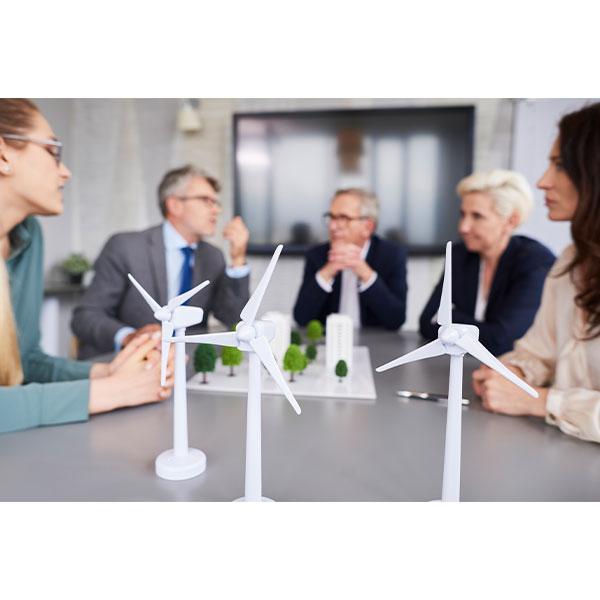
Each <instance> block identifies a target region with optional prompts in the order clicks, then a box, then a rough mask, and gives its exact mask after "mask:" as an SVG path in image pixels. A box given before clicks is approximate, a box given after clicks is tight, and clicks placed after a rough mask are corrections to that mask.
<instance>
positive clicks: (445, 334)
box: [439, 327, 460, 345]
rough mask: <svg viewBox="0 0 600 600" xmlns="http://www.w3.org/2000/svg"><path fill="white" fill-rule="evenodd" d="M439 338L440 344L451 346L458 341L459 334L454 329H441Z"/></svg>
mask: <svg viewBox="0 0 600 600" xmlns="http://www.w3.org/2000/svg"><path fill="white" fill-rule="evenodd" d="M439 338H440V341H441V342H442V344H447V345H453V344H456V342H458V340H459V339H460V332H459V331H458V330H457V329H455V328H454V327H442V328H441V330H440V335H439Z"/></svg>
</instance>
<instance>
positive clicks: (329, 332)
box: [325, 313, 354, 374]
mask: <svg viewBox="0 0 600 600" xmlns="http://www.w3.org/2000/svg"><path fill="white" fill-rule="evenodd" d="M325 330H326V336H325V343H326V346H327V348H326V354H325V356H326V358H325V368H326V369H327V374H332V373H334V371H335V365H336V364H337V363H338V361H339V360H345V361H346V364H347V365H348V370H350V369H351V368H352V348H353V335H354V323H353V321H352V318H351V317H349V316H348V315H340V314H337V313H333V314H331V315H329V316H328V317H327V323H326V325H325Z"/></svg>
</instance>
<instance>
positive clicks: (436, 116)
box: [233, 106, 475, 254]
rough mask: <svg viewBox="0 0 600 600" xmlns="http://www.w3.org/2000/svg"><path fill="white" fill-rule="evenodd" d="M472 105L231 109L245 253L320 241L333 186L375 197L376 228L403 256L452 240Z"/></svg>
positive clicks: (469, 158)
mask: <svg viewBox="0 0 600 600" xmlns="http://www.w3.org/2000/svg"><path fill="white" fill-rule="evenodd" d="M474 114H475V108H474V107H473V106H452V107H427V108H391V109H378V110H338V111H307V112H278V113H244V114H240V113H237V114H235V115H234V127H233V134H234V185H235V189H234V200H235V210H236V214H239V215H241V217H242V218H243V219H244V221H245V223H246V224H247V226H248V228H249V230H250V241H249V246H248V251H249V252H251V253H257V254H260V253H270V252H272V251H273V248H274V246H275V245H276V244H279V243H283V244H285V248H284V252H286V253H303V252H305V251H306V249H307V248H308V247H309V246H311V245H313V244H316V243H320V242H323V241H326V240H327V238H328V235H327V227H326V224H325V220H324V218H323V214H324V213H325V212H327V209H328V207H329V203H330V201H331V199H332V197H333V195H334V192H335V191H336V190H338V189H347V188H363V189H367V190H369V191H371V192H374V193H375V194H376V195H377V197H378V199H379V206H380V208H379V220H378V224H377V230H376V233H377V234H378V235H379V236H381V237H383V238H386V239H392V240H396V241H398V242H400V243H402V244H404V245H405V246H406V247H407V249H408V251H409V252H410V253H412V254H437V253H442V252H443V250H444V246H445V243H446V242H447V241H448V240H455V239H457V238H458V234H457V230H456V229H457V223H458V217H459V210H460V199H459V198H458V197H457V195H456V191H455V190H456V184H457V183H458V182H459V180H460V179H462V178H463V177H464V176H466V175H468V174H470V173H471V171H472V164H473V130H474Z"/></svg>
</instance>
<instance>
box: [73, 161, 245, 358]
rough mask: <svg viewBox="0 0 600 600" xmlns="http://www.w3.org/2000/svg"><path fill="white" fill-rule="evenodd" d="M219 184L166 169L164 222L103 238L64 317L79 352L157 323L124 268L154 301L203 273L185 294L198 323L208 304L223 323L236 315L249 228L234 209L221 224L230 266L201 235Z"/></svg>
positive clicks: (87, 353) (108, 345) (213, 217)
mask: <svg viewBox="0 0 600 600" xmlns="http://www.w3.org/2000/svg"><path fill="white" fill-rule="evenodd" d="M219 190H220V185H219V183H218V181H217V180H216V179H214V178H213V177H211V176H209V175H207V174H206V173H204V171H201V170H199V169H197V168H195V167H193V166H191V165H186V166H185V167H182V168H180V169H174V170H172V171H169V172H168V173H167V174H166V175H165V176H164V177H163V179H162V181H161V183H160V185H159V188H158V196H159V206H160V209H161V212H162V214H163V216H164V218H165V220H164V222H163V224H162V225H158V226H156V227H151V228H150V229H146V230H145V231H136V232H126V233H119V234H116V235H114V236H112V237H111V238H110V239H109V240H108V242H107V243H106V245H105V246H104V248H103V249H102V252H101V253H100V256H99V257H98V259H97V260H96V263H95V265H94V268H95V276H94V280H93V281H92V283H91V285H90V287H89V288H88V289H87V290H86V292H85V294H84V295H83V298H82V300H81V303H80V304H79V306H77V307H76V308H75V311H74V313H73V319H72V321H71V328H72V330H73V333H74V334H75V335H76V336H77V337H78V338H79V341H80V344H81V345H80V351H79V358H80V359H84V358H88V357H91V356H95V355H98V354H103V353H107V352H112V351H115V350H118V349H120V348H121V347H124V346H126V345H127V344H128V343H129V342H130V341H131V340H132V339H133V338H134V337H135V336H137V335H140V334H141V333H144V332H152V331H154V330H158V329H160V325H159V324H158V323H157V321H156V319H155V318H154V316H153V314H152V310H151V309H150V308H149V306H148V305H147V304H146V302H145V301H144V299H143V298H142V297H141V295H140V293H139V292H138V291H137V290H136V289H135V288H134V286H133V285H132V284H131V282H130V281H129V279H128V277H127V274H128V273H131V274H132V275H133V276H134V277H135V278H136V279H137V280H138V281H139V282H140V283H141V284H142V286H144V288H145V289H146V290H147V291H148V293H149V294H150V295H151V296H152V297H153V298H154V299H155V300H156V301H157V302H158V303H159V304H160V305H161V306H162V305H165V304H166V303H167V302H168V300H169V299H170V298H173V297H174V296H176V295H178V294H180V293H182V292H184V291H187V290H188V289H191V288H192V287H194V286H195V285H197V284H199V283H200V282H202V281H204V280H205V279H209V280H210V285H209V286H207V287H205V288H204V289H203V290H201V291H200V292H199V293H198V294H196V295H195V296H194V297H193V298H192V299H191V300H189V302H188V304H189V305H191V306H201V307H202V308H203V309H204V310H205V317H204V322H203V324H202V326H201V327H206V321H207V319H208V315H209V313H210V312H211V311H212V312H213V314H214V316H215V317H216V318H217V319H219V320H220V321H222V322H223V323H224V324H225V325H226V326H227V327H228V328H230V327H231V326H232V325H234V324H235V323H237V321H238V320H239V315H240V311H241V310H242V308H243V307H244V305H245V303H246V302H247V301H248V298H249V289H248V283H249V272H250V269H249V267H248V265H247V264H246V246H247V243H248V230H247V228H246V226H245V225H244V223H243V221H242V219H241V218H240V217H235V218H234V219H233V220H232V221H230V222H229V223H228V224H227V226H226V227H225V229H224V232H223V235H224V237H226V238H227V239H228V240H229V242H230V252H229V255H230V256H229V258H230V265H229V267H227V265H226V264H225V259H224V257H223V253H222V252H221V251H220V250H219V249H217V248H215V247H214V246H211V245H210V244H208V243H206V242H203V241H201V238H202V237H204V236H208V235H212V234H213V233H214V230H215V226H216V223H217V216H218V215H219V213H220V212H221V206H220V204H219V201H218V199H217V193H218V192H219Z"/></svg>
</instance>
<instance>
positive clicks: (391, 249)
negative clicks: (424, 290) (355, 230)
mask: <svg viewBox="0 0 600 600" xmlns="http://www.w3.org/2000/svg"><path fill="white" fill-rule="evenodd" d="M328 252H329V244H322V245H321V246H316V247H314V248H311V249H310V250H309V251H308V252H307V253H306V263H305V265H304V278H303V280H302V285H301V287H300V291H299V292H298V298H297V299H296V304H295V306H294V319H295V320H296V322H297V323H298V325H301V326H305V325H306V324H307V323H308V322H309V321H311V320H312V319H317V320H319V321H321V323H325V320H326V319H327V315H329V314H331V313H335V312H337V311H338V310H339V305H340V288H341V280H342V274H341V273H338V274H337V275H336V277H335V279H334V280H333V285H332V288H333V290H332V292H331V293H328V292H326V291H325V290H323V289H322V288H321V286H320V285H319V284H318V283H317V280H316V278H315V276H316V273H317V271H319V270H320V269H321V268H322V267H323V266H324V265H325V263H326V262H327V254H328ZM365 260H366V262H367V263H368V265H369V266H370V267H371V268H372V269H373V270H374V271H376V272H377V279H376V280H375V282H374V283H373V285H371V286H370V287H369V288H368V289H366V290H365V291H364V292H361V293H360V294H359V305H360V321H361V325H363V326H365V327H383V328H385V329H398V327H400V326H401V325H402V324H403V323H404V321H405V319H406V291H407V289H408V286H407V285H406V249H405V248H404V247H402V246H400V245H399V244H397V243H395V242H391V241H388V240H382V239H381V238H379V237H377V236H375V235H374V236H372V237H371V246H370V248H369V252H368V253H367V256H366V259H365Z"/></svg>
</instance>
